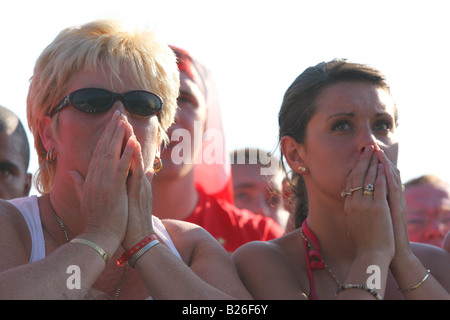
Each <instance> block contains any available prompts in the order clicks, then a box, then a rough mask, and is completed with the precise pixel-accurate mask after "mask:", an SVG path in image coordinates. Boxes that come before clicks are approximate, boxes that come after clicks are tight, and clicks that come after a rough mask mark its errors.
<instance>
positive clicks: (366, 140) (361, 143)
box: [358, 128, 378, 153]
mask: <svg viewBox="0 0 450 320" xmlns="http://www.w3.org/2000/svg"><path fill="white" fill-rule="evenodd" d="M370 145H372V146H374V147H375V149H377V148H378V140H377V139H376V137H375V135H374V134H373V132H372V130H371V129H370V128H365V129H364V130H363V131H362V132H361V134H360V138H359V139H358V151H359V153H363V152H364V150H366V148H367V147H368V146H370Z"/></svg>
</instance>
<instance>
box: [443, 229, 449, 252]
mask: <svg viewBox="0 0 450 320" xmlns="http://www.w3.org/2000/svg"><path fill="white" fill-rule="evenodd" d="M442 248H443V249H444V250H445V251H447V252H450V231H449V232H448V233H447V235H446V236H445V238H444V242H443V243H442Z"/></svg>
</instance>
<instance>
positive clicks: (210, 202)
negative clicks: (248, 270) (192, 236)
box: [185, 190, 284, 253]
mask: <svg viewBox="0 0 450 320" xmlns="http://www.w3.org/2000/svg"><path fill="white" fill-rule="evenodd" d="M198 192H199V200H198V203H197V206H196V208H195V209H194V211H193V213H192V214H191V215H190V216H189V217H188V218H187V219H185V221H187V222H191V223H195V224H197V225H199V226H201V227H203V228H204V229H205V230H206V231H208V232H209V233H210V234H211V235H212V236H213V237H214V238H216V240H217V241H219V243H221V244H222V246H223V247H224V248H225V250H226V251H228V252H230V253H231V252H233V251H234V250H236V249H237V248H239V247H240V246H241V245H243V244H244V243H247V242H250V241H255V240H261V241H267V240H272V239H275V238H278V237H281V236H282V235H284V229H283V228H282V227H281V226H280V225H279V224H277V223H276V222H275V221H274V220H273V219H271V218H268V217H264V216H262V215H257V214H254V213H252V212H250V211H248V210H242V209H238V208H236V207H235V206H234V205H233V204H231V203H229V202H227V201H224V200H222V199H217V198H215V197H212V196H210V195H207V194H205V193H204V192H202V191H201V190H198Z"/></svg>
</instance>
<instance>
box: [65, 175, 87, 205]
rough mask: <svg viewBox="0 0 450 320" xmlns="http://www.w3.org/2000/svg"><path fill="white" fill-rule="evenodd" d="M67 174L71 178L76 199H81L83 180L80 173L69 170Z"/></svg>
mask: <svg viewBox="0 0 450 320" xmlns="http://www.w3.org/2000/svg"><path fill="white" fill-rule="evenodd" d="M68 173H69V176H70V177H71V178H72V181H73V184H74V186H75V192H76V193H77V196H78V199H81V198H82V196H83V187H84V178H83V176H82V175H81V173H80V172H78V171H77V170H69V171H68Z"/></svg>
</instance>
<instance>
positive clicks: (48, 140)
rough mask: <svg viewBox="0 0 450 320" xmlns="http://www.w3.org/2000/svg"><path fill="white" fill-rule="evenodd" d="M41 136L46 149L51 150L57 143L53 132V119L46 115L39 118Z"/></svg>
mask: <svg viewBox="0 0 450 320" xmlns="http://www.w3.org/2000/svg"><path fill="white" fill-rule="evenodd" d="M38 131H39V136H40V137H41V141H42V144H43V145H44V147H45V149H46V150H49V149H50V148H51V147H53V146H54V145H55V138H54V134H53V126H52V119H51V118H50V117H49V116H44V117H42V118H41V120H39V124H38Z"/></svg>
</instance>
